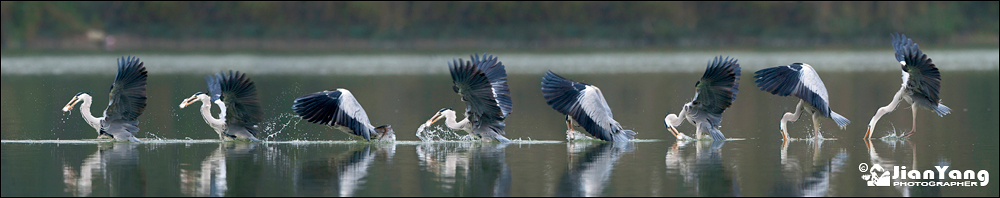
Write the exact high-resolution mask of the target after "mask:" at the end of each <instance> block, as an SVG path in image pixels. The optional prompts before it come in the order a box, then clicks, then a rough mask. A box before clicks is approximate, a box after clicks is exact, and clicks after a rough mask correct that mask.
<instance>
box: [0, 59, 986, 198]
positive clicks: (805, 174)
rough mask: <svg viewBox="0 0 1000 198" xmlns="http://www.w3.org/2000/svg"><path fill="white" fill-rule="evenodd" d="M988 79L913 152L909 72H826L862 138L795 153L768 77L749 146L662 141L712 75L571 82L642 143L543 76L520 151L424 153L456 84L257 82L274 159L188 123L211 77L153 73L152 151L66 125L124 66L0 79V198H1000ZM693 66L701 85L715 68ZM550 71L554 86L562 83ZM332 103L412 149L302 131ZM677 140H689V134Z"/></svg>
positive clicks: (929, 119)
mask: <svg viewBox="0 0 1000 198" xmlns="http://www.w3.org/2000/svg"><path fill="white" fill-rule="evenodd" d="M994 56H995V54H994ZM500 58H501V60H503V58H504V57H503V56H501V57H500ZM709 58H711V56H710V55H709V56H705V57H704V59H705V60H708V59H709ZM886 58H887V59H889V61H886V62H888V63H889V66H888V67H895V66H894V65H891V63H893V62H892V61H891V56H887V57H886ZM947 58H948V57H941V59H946V60H947ZM743 59H747V58H743ZM831 59H832V60H835V58H831ZM112 60H113V59H112ZM144 60H145V59H144ZM935 60H938V58H937V57H935ZM994 60H996V58H995V57H990V59H989V60H987V62H990V61H994ZM146 61H147V63H146V64H147V67H154V65H155V64H154V63H153V62H149V61H150V60H146ZM741 62H742V60H741ZM505 63H507V64H508V65H510V64H512V63H509V62H506V61H505ZM789 63H790V62H789ZM811 64H813V65H819V64H818V63H811ZM991 64H993V66H992V68H993V69H985V70H983V69H971V70H944V71H943V72H942V78H943V80H942V88H941V98H943V103H944V104H946V105H948V106H949V107H951V108H952V109H953V111H952V114H950V115H946V116H944V117H938V116H937V115H934V114H933V113H932V112H930V111H926V110H920V111H918V114H917V116H918V118H917V120H918V124H917V129H918V131H917V133H916V134H915V135H914V136H913V137H912V138H911V139H909V140H908V141H882V140H872V141H871V142H865V141H862V136H863V135H864V132H865V129H866V124H867V123H868V121H869V119H870V118H871V116H872V115H873V114H874V112H875V110H876V109H877V108H879V107H881V106H884V105H886V104H888V102H889V100H890V99H891V98H892V95H893V94H894V93H895V91H897V90H898V89H899V84H900V74H899V72H898V71H895V70H892V69H889V70H875V71H855V70H850V69H848V70H842V69H831V70H824V69H820V76H821V77H822V78H823V81H824V83H825V84H826V86H827V88H828V89H829V92H830V98H831V107H832V109H833V110H835V111H837V112H838V113H840V114H842V115H844V116H845V117H847V118H848V119H850V120H851V121H852V123H851V124H850V125H848V126H847V128H846V129H843V130H841V129H839V128H838V127H835V126H836V125H835V123H834V122H833V121H832V120H829V119H823V120H821V121H820V124H821V126H822V129H821V131H822V133H823V135H824V136H825V137H828V138H836V140H828V141H822V142H813V141H791V142H782V141H781V135H780V133H779V132H778V121H779V119H780V116H781V114H783V113H784V112H787V111H789V110H792V108H793V107H794V106H795V103H796V102H797V100H796V99H793V98H788V97H778V96H774V95H771V94H768V93H766V92H763V91H760V90H758V89H756V87H754V85H753V78H752V77H753V72H754V71H756V70H757V69H759V68H763V67H765V66H758V65H744V70H743V75H742V78H741V80H740V81H739V82H740V85H741V86H740V88H741V91H740V93H739V95H738V96H737V99H736V102H735V103H734V105H733V106H732V107H731V108H730V109H728V110H727V111H726V112H725V114H723V116H724V119H723V122H722V126H723V127H722V131H723V132H724V133H725V134H726V136H727V137H730V138H739V139H738V140H732V141H726V142H715V143H712V142H676V141H674V138H673V137H672V136H670V135H669V134H670V132H668V131H667V130H666V129H665V128H664V126H663V117H664V116H665V115H666V114H667V113H677V112H678V111H680V107H681V105H682V104H683V103H685V102H687V101H688V100H690V98H691V97H693V94H694V93H693V91H694V90H693V85H694V82H695V81H697V79H698V78H699V77H700V76H701V71H696V72H672V73H671V72H642V73H616V74H602V73H589V74H588V73H585V72H584V73H579V72H567V74H565V75H563V76H565V77H567V78H570V79H573V80H577V81H582V82H586V83H589V84H593V85H596V86H598V87H600V88H601V90H602V91H603V92H604V95H605V97H606V99H607V101H608V104H609V106H610V107H611V108H613V110H614V113H615V118H616V119H617V120H618V121H619V122H621V123H622V125H623V126H624V127H626V128H629V129H633V130H635V131H637V132H639V134H638V135H637V136H636V137H637V138H639V139H641V140H640V141H636V142H630V143H600V142H566V141H565V130H566V129H565V124H564V122H563V121H564V117H563V116H562V115H561V114H559V113H557V112H555V111H554V110H552V109H551V108H550V107H548V106H547V105H546V104H545V102H544V100H543V98H542V96H541V92H540V81H541V76H542V73H531V72H511V74H510V76H509V84H510V86H511V91H512V97H513V100H514V112H513V113H512V114H511V116H510V117H509V118H508V120H507V135H506V136H507V137H508V138H511V139H520V141H515V142H514V143H510V144H495V143H479V142H457V141H452V142H420V141H419V139H418V138H417V137H416V136H415V135H414V133H415V131H416V128H417V127H418V126H419V125H420V124H421V123H422V122H423V121H426V120H427V119H429V118H430V117H431V116H432V115H433V114H434V113H435V112H436V111H437V110H438V109H441V108H445V107H452V108H456V109H459V110H460V109H463V108H464V106H465V105H464V103H462V102H461V100H460V99H459V97H458V96H457V95H456V94H454V92H452V90H451V79H450V78H449V76H447V75H446V74H444V73H440V72H437V73H435V72H430V73H428V74H423V73H420V74H397V75H314V74H267V73H266V72H250V73H251V74H250V75H249V77H250V78H251V79H252V80H253V81H254V82H255V83H256V84H257V88H258V92H259V94H260V99H261V101H262V103H263V104H264V111H265V114H266V115H265V118H266V120H267V121H266V123H265V124H263V126H261V127H262V128H263V129H264V130H263V134H260V135H258V136H259V137H260V138H261V139H264V140H265V142H266V143H262V144H252V143H240V142H221V141H217V140H214V139H216V138H217V137H218V136H217V135H216V134H215V133H214V131H212V129H211V128H210V127H209V126H208V125H207V124H205V122H204V121H203V120H202V118H200V114H199V113H198V110H197V109H191V108H188V109H179V108H178V106H177V105H178V104H180V102H181V100H183V99H184V98H187V97H189V96H191V95H192V94H194V93H195V92H199V91H201V92H205V91H207V89H206V87H205V82H204V80H203V77H204V76H205V75H208V74H210V73H209V72H205V73H197V74H185V73H166V74H158V73H154V72H153V71H156V70H154V69H152V68H151V69H150V76H149V82H148V87H147V88H148V89H149V100H148V106H147V108H146V112H145V113H144V114H143V115H142V116H141V117H140V127H141V129H142V131H141V132H140V134H139V135H138V137H140V138H143V139H144V140H146V141H147V143H143V144H130V143H111V142H105V141H103V140H93V138H95V137H96V133H95V132H94V131H93V129H92V128H90V127H89V126H87V125H86V124H85V123H84V122H83V120H82V119H81V118H80V112H79V111H78V110H76V109H74V110H73V112H71V113H63V112H61V111H60V108H61V107H62V106H63V105H65V104H66V102H69V99H71V98H72V96H73V95H74V94H76V93H77V92H81V91H87V92H91V93H92V95H94V96H95V97H94V98H95V101H94V104H95V105H94V106H95V107H93V112H94V113H95V114H96V115H100V112H101V110H103V109H104V107H105V106H104V105H101V104H106V102H107V99H106V98H105V97H100V95H103V94H106V93H107V92H106V91H107V87H108V86H109V85H110V83H111V81H112V79H113V76H112V74H110V73H113V72H110V71H112V70H113V68H114V67H113V65H108V66H107V67H103V68H101V67H99V68H92V69H101V70H109V74H81V75H66V74H44V73H43V74H30V73H31V72H27V73H29V74H12V73H10V72H8V73H5V74H4V75H3V76H2V79H0V86H2V89H0V90H2V118H0V120H2V125H0V126H2V129H0V131H2V139H3V143H2V144H0V147H2V152H0V163H2V168H0V172H2V176H0V177H2V184H0V186H2V191H0V194H2V195H3V196H993V197H995V196H998V194H1000V193H998V192H1000V190H998V188H996V187H995V186H996V182H1000V180H997V179H996V178H997V177H996V176H995V175H997V174H1000V170H998V163H997V162H998V157H997V156H998V145H1000V143H998V133H997V131H998V130H1000V126H998V125H1000V124H998V119H1000V116H998V111H1000V108H998V102H997V101H998V100H1000V96H998V95H1000V91H998V87H1000V82H998V81H1000V75H998V73H997V70H996V69H995V68H996V64H997V63H995V62H991ZM939 65H942V64H941V63H939ZM766 66H768V67H769V66H776V65H766ZM441 67H445V66H444V65H443V64H442V66H441ZM593 67H611V66H605V65H597V66H593ZM692 67H701V68H703V67H704V63H699V64H697V65H694V66H692ZM939 67H943V66H939ZM987 67H989V66H987ZM549 69H552V70H553V71H555V72H557V73H559V68H549ZM508 70H509V71H510V70H511V69H508ZM695 70H696V69H695ZM331 88H347V89H350V90H351V91H352V92H353V93H354V95H355V97H357V99H358V101H360V103H361V104H362V105H363V106H364V108H365V110H366V111H367V112H368V116H369V118H370V119H371V120H372V122H373V123H372V124H373V125H381V124H391V125H392V126H393V128H394V129H395V131H396V133H397V138H398V140H400V141H398V142H395V143H376V144H370V143H359V142H357V141H354V140H355V139H351V137H350V136H348V135H346V134H344V133H342V132H340V131H336V130H333V129H330V128H328V127H325V126H321V125H316V124H312V123H308V122H300V119H299V118H297V117H294V116H292V114H291V113H292V111H291V104H292V100H293V99H294V98H295V97H298V96H301V95H303V94H306V93H310V92H315V91H319V90H325V89H331ZM904 106H905V105H901V106H900V107H899V108H898V109H897V110H896V112H893V113H891V114H888V115H886V116H885V117H883V118H882V120H881V121H880V122H879V124H878V128H876V130H875V136H877V137H881V136H885V135H888V134H890V133H892V132H894V131H895V132H905V131H909V130H910V128H911V126H910V123H911V121H910V119H911V117H910V110H909V109H908V108H906V107H904ZM811 124H812V120H811V119H810V118H807V117H803V118H802V119H801V120H800V121H799V122H794V123H790V124H789V129H790V135H791V136H792V137H803V138H804V137H809V136H810V135H811V134H812V131H811V130H812V126H811ZM438 125H440V124H438ZM678 129H679V130H680V131H681V132H684V133H687V134H688V135H692V134H693V133H694V127H693V126H691V125H690V124H683V125H682V126H681V127H679V128H678ZM458 133H460V134H464V132H458ZM869 145H870V146H869ZM861 163H866V164H869V165H871V164H875V163H877V164H882V165H883V166H889V167H891V166H892V165H897V166H907V169H911V170H913V169H915V170H932V169H934V166H940V165H946V166H950V167H951V169H958V170H975V171H978V170H986V171H988V172H989V173H990V174H991V175H990V176H989V181H990V183H989V184H988V186H986V187H869V186H867V184H866V182H865V180H863V179H862V175H863V174H864V173H862V172H860V171H859V170H858V169H859V164H861ZM893 181H938V180H912V179H910V180H898V179H897V180H893ZM940 181H966V180H953V179H944V180H940ZM971 181H977V182H978V180H976V179H972V180H971Z"/></svg>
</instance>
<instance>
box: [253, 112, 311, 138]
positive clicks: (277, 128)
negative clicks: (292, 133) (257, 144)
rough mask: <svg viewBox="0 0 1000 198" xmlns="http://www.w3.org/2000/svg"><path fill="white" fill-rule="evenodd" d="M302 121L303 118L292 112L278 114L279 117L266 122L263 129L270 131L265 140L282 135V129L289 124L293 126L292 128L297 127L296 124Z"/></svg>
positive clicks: (266, 131)
mask: <svg viewBox="0 0 1000 198" xmlns="http://www.w3.org/2000/svg"><path fill="white" fill-rule="evenodd" d="M300 121H302V118H299V117H298V116H296V115H295V114H291V113H282V114H278V117H276V118H274V119H272V120H269V121H265V122H264V124H263V125H264V127H263V131H264V132H265V133H268V135H267V137H265V138H264V140H265V141H272V140H274V138H275V137H277V136H278V135H280V134H281V132H282V131H284V130H285V129H286V128H288V126H292V128H295V126H296V125H298V124H299V122H300Z"/></svg>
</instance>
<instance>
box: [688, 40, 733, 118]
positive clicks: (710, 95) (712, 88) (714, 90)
mask: <svg viewBox="0 0 1000 198" xmlns="http://www.w3.org/2000/svg"><path fill="white" fill-rule="evenodd" d="M739 76H740V64H739V63H737V60H736V59H729V58H728V57H727V58H726V59H722V56H719V57H716V58H715V60H713V61H712V62H711V63H709V64H708V67H707V68H706V69H705V74H704V75H703V76H702V77H701V80H700V81H698V83H696V84H695V94H694V95H695V97H694V101H692V104H693V105H694V107H695V108H698V109H700V110H701V111H704V112H707V113H711V114H715V115H716V116H715V117H718V118H720V119H711V120H710V121H712V123H711V124H712V125H713V126H718V125H719V122H721V115H722V112H724V111H725V110H726V108H729V106H731V105H732V104H733V101H736V94H737V93H739V86H740V83H737V82H736V81H739V80H740V78H739Z"/></svg>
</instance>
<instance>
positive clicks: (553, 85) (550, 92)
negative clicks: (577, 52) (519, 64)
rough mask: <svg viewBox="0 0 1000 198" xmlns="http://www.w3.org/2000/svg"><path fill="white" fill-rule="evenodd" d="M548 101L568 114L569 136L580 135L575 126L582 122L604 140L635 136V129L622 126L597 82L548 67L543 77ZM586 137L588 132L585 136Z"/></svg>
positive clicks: (588, 130) (564, 113)
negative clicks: (578, 79)
mask: <svg viewBox="0 0 1000 198" xmlns="http://www.w3.org/2000/svg"><path fill="white" fill-rule="evenodd" d="M542 95H543V96H544V97H545V103H546V104H548V105H549V106H550V107H552V109H555V110H556V111H558V112H559V113H562V114H563V115H566V128H568V130H566V133H567V139H569V140H574V139H577V137H576V135H572V134H575V133H576V131H575V130H573V126H574V125H576V126H582V127H583V129H586V130H587V132H588V133H590V135H592V136H594V137H596V138H597V139H600V140H604V141H615V142H623V141H630V140H633V139H635V134H636V133H635V131H632V130H626V129H624V128H622V125H621V124H618V121H615V119H614V116H613V115H612V114H611V107H608V102H607V101H605V100H604V94H602V93H601V89H598V88H597V86H593V85H589V84H586V83H579V82H575V81H572V80H569V79H566V78H563V77H562V76H559V75H557V74H556V73H552V71H546V72H545V76H543V77H542ZM584 137H585V136H584Z"/></svg>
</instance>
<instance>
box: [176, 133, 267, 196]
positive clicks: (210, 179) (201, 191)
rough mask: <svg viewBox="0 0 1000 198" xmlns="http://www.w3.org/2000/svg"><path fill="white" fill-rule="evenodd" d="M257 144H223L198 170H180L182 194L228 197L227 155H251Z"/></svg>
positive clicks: (206, 158)
mask: <svg viewBox="0 0 1000 198" xmlns="http://www.w3.org/2000/svg"><path fill="white" fill-rule="evenodd" d="M256 146H257V144H248V143H236V142H223V143H220V144H219V146H218V148H217V149H215V151H212V154H211V155H209V156H208V157H205V160H202V161H201V166H200V168H199V169H197V170H188V169H183V168H182V169H180V187H181V193H184V194H185V195H188V196H197V197H206V196H213V197H221V196H225V195H226V191H227V190H228V189H229V185H228V183H227V182H226V176H227V175H228V173H227V172H226V155H229V154H249V153H251V152H252V151H254V150H255V148H256Z"/></svg>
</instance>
